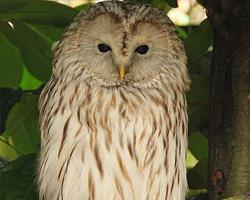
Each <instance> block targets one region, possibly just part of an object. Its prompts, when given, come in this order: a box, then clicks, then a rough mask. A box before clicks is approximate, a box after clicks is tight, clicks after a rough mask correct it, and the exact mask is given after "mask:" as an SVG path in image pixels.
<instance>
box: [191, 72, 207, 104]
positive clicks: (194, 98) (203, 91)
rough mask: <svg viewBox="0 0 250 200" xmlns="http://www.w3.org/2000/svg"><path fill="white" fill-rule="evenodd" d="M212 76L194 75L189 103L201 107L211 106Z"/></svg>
mask: <svg viewBox="0 0 250 200" xmlns="http://www.w3.org/2000/svg"><path fill="white" fill-rule="evenodd" d="M209 79H210V76H209V75H208V74H201V75H192V76H191V80H192V85H191V88H190V90H189V91H188V93H187V100H188V102H189V103H192V104H197V105H201V106H209V104H210V86H209Z"/></svg>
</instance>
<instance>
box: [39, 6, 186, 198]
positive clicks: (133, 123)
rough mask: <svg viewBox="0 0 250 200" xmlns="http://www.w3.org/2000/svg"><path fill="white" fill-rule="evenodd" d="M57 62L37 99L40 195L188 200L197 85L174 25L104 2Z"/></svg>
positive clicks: (82, 21)
mask: <svg viewBox="0 0 250 200" xmlns="http://www.w3.org/2000/svg"><path fill="white" fill-rule="evenodd" d="M151 15H152V16H151ZM99 31H102V32H101V33H102V34H100V33H99ZM160 41H161V42H160ZM158 42H160V43H158ZM100 44H101V45H100ZM105 45H106V46H105ZM145 46H146V47H145ZM145 52H146V53H145ZM53 66H54V68H53V75H52V77H51V79H50V81H49V82H48V84H47V85H46V87H45V88H44V90H43V92H42V94H41V97H40V102H39V109H40V127H41V131H42V149H41V155H40V161H39V190H40V199H44V200H84V199H93V200H94V199H96V200H102V199H103V200H106V199H114V200H119V199H123V200H146V199H149V200H151V199H157V200H161V199H162V200H183V199H184V197H185V192H186V188H187V181H186V149H187V113H186V100H185V91H186V90H187V89H188V88H189V83H190V81H189V78H188V73H187V71H186V57H185V53H184V50H183V46H182V44H181V42H180V41H179V39H178V37H177V36H176V34H175V32H174V28H173V25H172V24H171V22H170V20H169V19H168V18H167V17H164V15H163V14H162V12H161V11H159V10H157V9H154V8H152V7H150V6H138V5H134V4H129V3H123V2H102V3H99V4H97V5H95V6H93V7H91V8H90V9H89V10H88V11H86V12H83V13H80V14H79V15H78V16H77V17H76V19H75V21H74V22H73V23H72V24H71V25H70V27H69V28H68V29H67V31H66V32H65V34H64V37H63V39H62V40H61V42H60V43H59V44H58V45H57V47H56V49H55V59H54V62H53ZM121 66H122V67H121ZM121 69H122V70H121Z"/></svg>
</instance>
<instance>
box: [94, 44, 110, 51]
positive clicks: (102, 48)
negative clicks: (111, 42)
mask: <svg viewBox="0 0 250 200" xmlns="http://www.w3.org/2000/svg"><path fill="white" fill-rule="evenodd" d="M97 47H98V49H99V51H100V52H102V53H105V52H108V51H111V48H110V46H108V45H106V44H103V43H101V44H98V46H97Z"/></svg>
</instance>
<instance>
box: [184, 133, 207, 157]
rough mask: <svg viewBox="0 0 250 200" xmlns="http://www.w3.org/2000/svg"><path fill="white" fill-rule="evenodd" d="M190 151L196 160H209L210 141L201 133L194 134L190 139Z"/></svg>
mask: <svg viewBox="0 0 250 200" xmlns="http://www.w3.org/2000/svg"><path fill="white" fill-rule="evenodd" d="M188 149H189V150H190V151H191V152H192V154H193V155H194V156H195V158H196V159H198V160H202V159H203V158H208V140H207V138H206V137H205V136H204V135H202V134H201V133H200V132H196V133H192V134H191V135H189V137H188Z"/></svg>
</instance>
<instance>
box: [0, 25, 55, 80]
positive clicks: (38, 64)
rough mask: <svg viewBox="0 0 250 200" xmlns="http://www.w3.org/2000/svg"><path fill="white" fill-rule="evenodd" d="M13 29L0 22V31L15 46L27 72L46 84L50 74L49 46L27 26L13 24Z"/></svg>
mask: <svg viewBox="0 0 250 200" xmlns="http://www.w3.org/2000/svg"><path fill="white" fill-rule="evenodd" d="M13 25H14V29H13V28H12V27H10V26H9V24H8V23H5V22H0V30H2V32H3V33H4V34H5V36H6V38H8V40H9V41H11V42H12V43H13V44H15V45H16V46H17V47H18V48H19V50H20V52H21V55H22V57H23V60H24V63H25V65H26V66H27V69H28V70H29V72H30V73H31V74H32V75H34V76H35V77H36V78H38V79H40V80H42V81H44V82H46V81H47V80H48V79H49V77H50V74H51V62H52V52H51V50H50V45H49V43H48V42H46V41H45V40H44V39H43V38H41V37H40V36H39V35H38V34H37V33H36V32H35V31H33V30H32V29H31V28H29V27H28V26H27V25H25V24H23V23H20V22H15V23H13Z"/></svg>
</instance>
